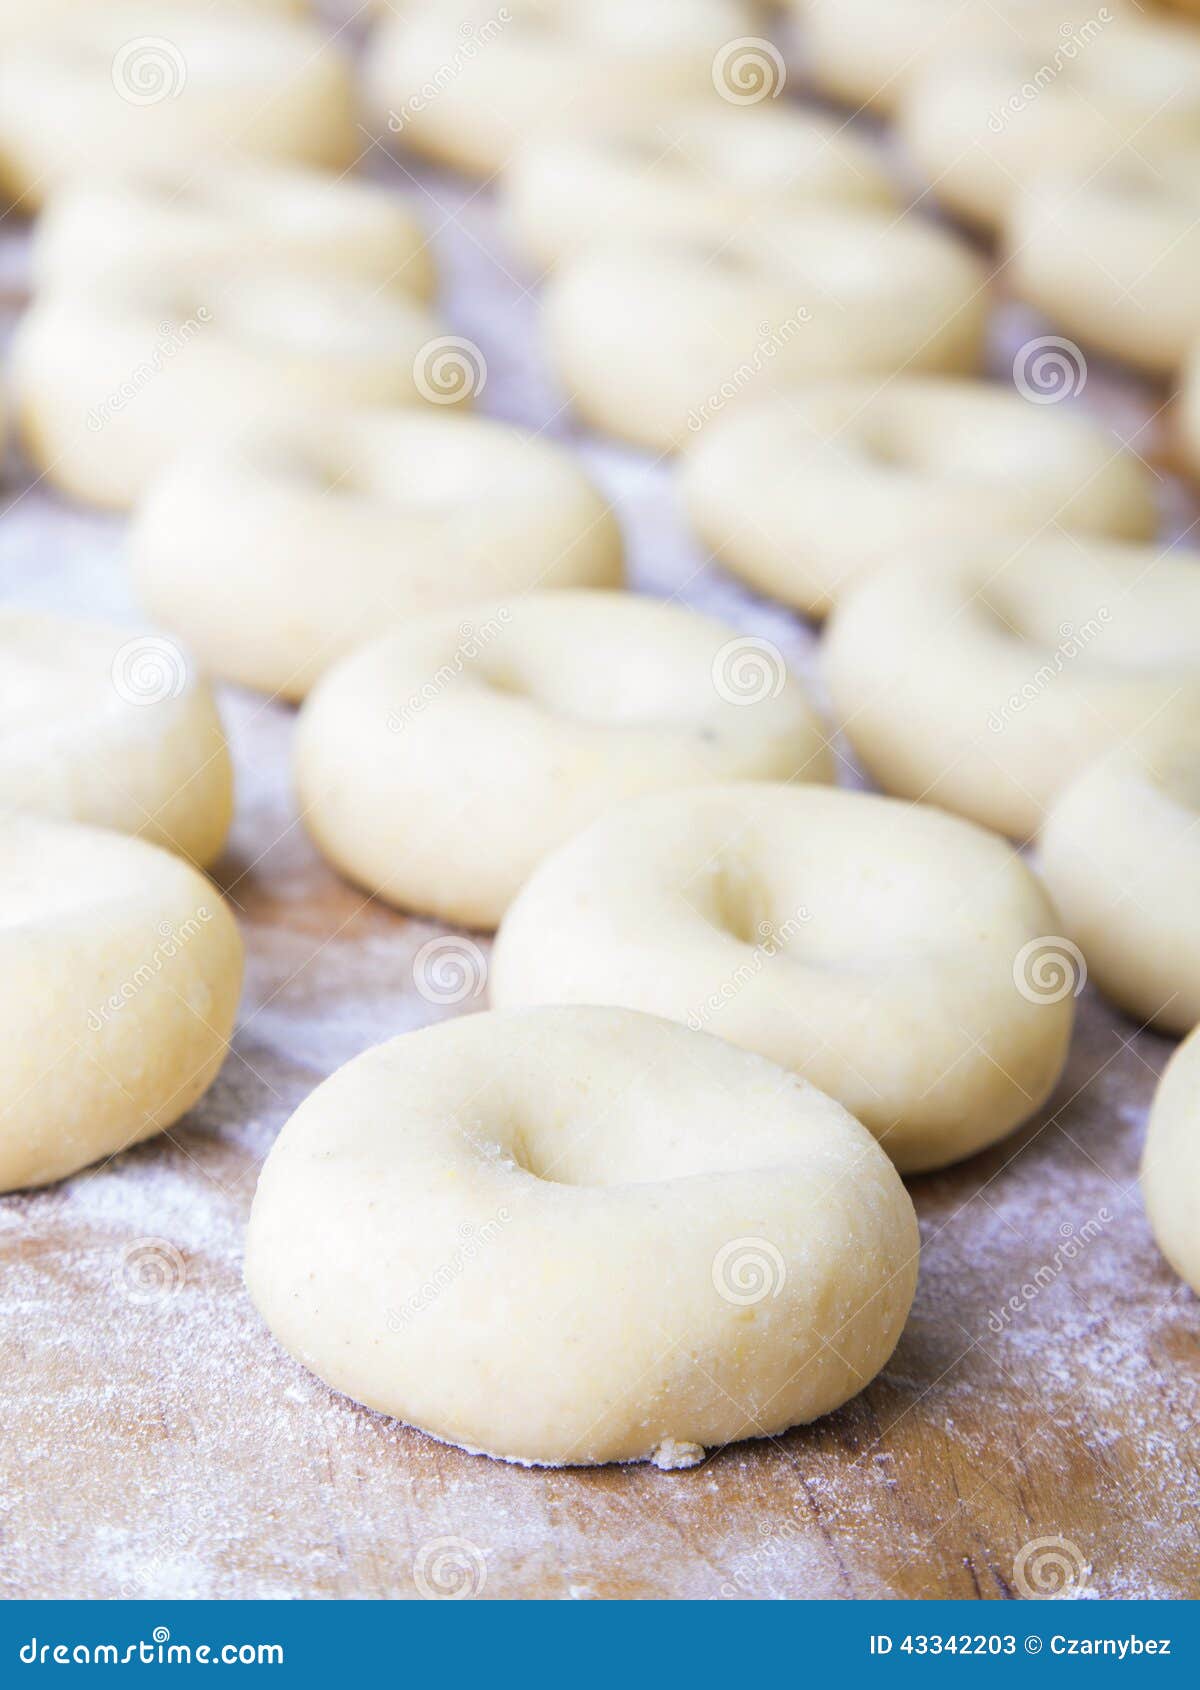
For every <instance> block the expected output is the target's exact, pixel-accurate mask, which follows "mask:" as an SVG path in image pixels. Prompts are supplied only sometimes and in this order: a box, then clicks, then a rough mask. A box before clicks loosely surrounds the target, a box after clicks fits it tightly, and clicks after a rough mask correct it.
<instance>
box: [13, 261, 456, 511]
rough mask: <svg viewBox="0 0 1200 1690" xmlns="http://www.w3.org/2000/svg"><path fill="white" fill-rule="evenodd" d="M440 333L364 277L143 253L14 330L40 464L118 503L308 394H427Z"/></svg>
mask: <svg viewBox="0 0 1200 1690" xmlns="http://www.w3.org/2000/svg"><path fill="white" fill-rule="evenodd" d="M443 343H444V336H443V331H442V329H441V326H440V325H439V323H438V322H437V319H436V318H435V317H433V316H432V315H431V314H430V313H429V312H428V311H427V310H426V309H425V308H424V307H423V306H421V305H420V304H418V303H417V302H416V301H414V300H410V299H407V298H405V297H404V296H403V295H401V294H398V293H394V292H393V293H385V292H381V291H380V290H379V289H378V288H377V287H375V286H374V285H373V284H371V283H369V282H362V281H357V280H353V279H350V278H347V277H331V276H306V275H303V274H302V273H295V274H285V273H283V272H281V271H280V270H279V269H270V270H267V271H263V272H259V271H257V270H255V269H253V268H250V269H247V268H246V267H245V266H242V265H240V264H238V263H232V264H230V265H217V266H215V267H214V269H213V270H212V271H211V272H210V271H205V270H203V269H200V268H197V269H195V270H192V269H189V268H185V269H183V270H182V271H180V272H170V271H164V270H160V269H158V268H156V267H154V266H150V267H149V268H140V267H139V268H138V269H137V270H136V272H130V273H127V274H123V275H122V276H120V277H119V278H118V277H112V278H110V279H109V280H108V281H106V282H105V283H103V284H100V285H97V286H96V287H94V288H88V289H83V290H75V289H72V288H68V289H61V290H60V289H54V290H51V291H49V292H47V293H45V294H43V295H41V296H40V297H39V298H38V299H36V300H35V301H34V303H33V304H32V305H31V306H30V308H29V310H28V311H26V312H25V314H24V316H23V317H22V318H21V320H20V322H19V324H18V326H17V330H16V334H15V336H14V340H13V349H12V373H13V390H14V395H15V398H16V402H17V410H18V420H19V424H20V428H21V432H22V435H23V438H24V443H25V447H26V450H27V451H28V453H29V455H30V457H31V458H32V459H33V462H34V464H35V465H36V467H37V468H38V469H39V470H40V471H41V472H42V473H44V474H45V475H46V476H47V477H48V478H49V479H50V480H51V481H52V482H54V483H55V484H56V485H57V486H59V487H62V488H63V489H65V490H66V491H67V492H69V493H72V494H74V495H75V496H76V497H77V498H81V499H86V500H89V501H91V502H93V503H95V504H101V505H113V506H125V505H129V504H131V503H132V502H133V500H134V499H136V498H137V496H138V495H139V494H140V493H141V492H142V491H143V490H144V489H145V487H146V486H147V485H148V484H149V482H150V480H151V478H152V477H153V476H154V475H156V474H157V473H158V472H159V471H160V470H161V469H163V468H164V467H165V465H166V464H167V463H169V462H170V460H171V458H172V457H173V456H174V455H175V454H176V453H178V452H179V451H180V450H181V449H182V448H184V447H185V446H188V445H191V444H194V443H196V442H210V441H214V440H226V439H229V438H230V437H231V435H232V436H236V435H237V434H239V433H240V432H241V431H242V430H244V429H248V428H252V427H255V426H257V425H258V424H259V423H261V422H264V421H271V422H277V421H281V420H285V419H287V418H289V417H290V416H292V415H293V414H294V412H295V411H296V410H297V409H299V408H301V407H304V406H307V407H309V408H311V406H312V405H314V404H324V405H329V406H334V407H336V406H338V405H356V404H362V405H367V404H419V403H422V402H423V400H424V399H425V398H427V397H428V393H429V391H430V377H431V371H432V367H433V360H434V359H435V358H436V357H437V348H438V347H439V345H441V344H443ZM476 379H477V378H476V377H474V376H472V377H471V380H472V381H474V380H476ZM232 395H236V404H231V396H232ZM468 398H469V393H468V394H466V395H464V399H463V400H462V401H460V402H465V400H466V399H468Z"/></svg>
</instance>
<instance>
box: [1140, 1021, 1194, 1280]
mask: <svg viewBox="0 0 1200 1690" xmlns="http://www.w3.org/2000/svg"><path fill="white" fill-rule="evenodd" d="M1142 1195H1143V1197H1144V1198H1145V1200H1146V1213H1147V1214H1148V1215H1149V1217H1150V1226H1151V1228H1152V1230H1153V1232H1154V1237H1155V1239H1156V1241H1157V1243H1158V1247H1159V1249H1160V1250H1161V1251H1162V1253H1163V1255H1164V1256H1165V1257H1166V1258H1167V1260H1168V1261H1169V1262H1170V1264H1171V1266H1172V1267H1173V1268H1174V1269H1175V1271H1176V1273H1177V1274H1178V1275H1179V1277H1180V1278H1181V1279H1185V1280H1186V1281H1187V1283H1188V1284H1189V1285H1190V1286H1191V1287H1192V1290H1193V1291H1195V1292H1197V1293H1198V1294H1200V1028H1198V1029H1197V1030H1196V1032H1194V1033H1193V1034H1192V1035H1191V1037H1190V1038H1188V1039H1185V1040H1184V1042H1183V1044H1181V1045H1180V1047H1179V1049H1178V1050H1177V1051H1176V1052H1175V1054H1174V1056H1173V1057H1172V1058H1171V1060H1170V1062H1168V1064H1167V1066H1166V1070H1165V1072H1164V1073H1163V1076H1162V1079H1161V1080H1160V1081H1159V1082H1158V1090H1157V1091H1156V1092H1155V1094H1154V1104H1153V1107H1152V1108H1151V1110H1150V1125H1149V1128H1148V1130H1147V1133H1146V1149H1145V1153H1144V1155H1143V1157H1142Z"/></svg>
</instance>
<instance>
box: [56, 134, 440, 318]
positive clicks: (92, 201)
mask: <svg viewBox="0 0 1200 1690" xmlns="http://www.w3.org/2000/svg"><path fill="white" fill-rule="evenodd" d="M248 253H249V254H251V255H255V254H262V253H268V254H269V256H270V258H271V261H272V263H274V264H278V265H280V266H281V267H287V268H288V269H295V270H296V271H299V272H300V273H301V274H304V275H318V276H320V275H328V276H333V277H346V278H348V279H351V280H357V281H361V282H369V283H371V285H372V286H373V287H379V288H394V289H396V290H398V291H399V292H401V293H406V294H410V295H411V296H412V297H413V298H414V299H419V300H425V301H427V300H429V299H431V298H432V297H433V293H434V289H435V286H436V277H435V274H434V267H433V258H432V256H431V253H430V249H429V239H428V236H427V235H426V233H425V230H424V229H423V228H422V226H421V224H420V222H419V221H418V220H417V218H416V217H414V216H413V214H412V212H411V211H410V210H409V209H408V207H407V206H406V205H405V204H404V202H403V201H401V200H398V199H397V198H396V197H395V195H394V194H390V193H385V192H384V190H383V189H382V188H380V187H378V186H377V185H376V184H374V183H372V182H367V181H364V180H361V179H360V178H357V177H350V176H330V175H326V174H325V173H324V172H323V171H319V170H305V169H302V168H300V167H298V166H287V165H279V164H256V163H254V162H253V161H252V160H246V159H243V160H240V161H239V162H238V163H237V164H235V165H231V164H229V163H223V162H220V161H218V162H217V163H215V164H212V165H199V166H197V167H196V168H195V169H194V170H189V171H188V172H187V174H186V176H182V175H172V174H171V173H170V172H165V171H164V172H158V173H149V172H148V173H147V174H145V175H142V176H137V177H128V178H126V179H124V180H120V181H86V182H76V183H74V184H73V185H71V186H70V187H67V188H64V189H62V190H61V192H59V193H57V194H54V195H52V196H51V198H50V201H49V204H48V205H47V207H46V209H45V211H44V212H43V213H42V215H41V217H40V218H39V219H38V222H37V225H36V227H35V229H34V233H33V251H32V255H31V262H32V268H33V280H34V287H35V288H36V289H43V288H55V289H58V290H61V291H63V292H68V291H70V290H71V289H78V290H82V289H84V288H92V287H96V286H97V285H103V284H104V283H106V282H109V281H110V280H114V279H115V280H119V279H120V278H121V277H123V276H124V275H126V274H127V273H128V272H129V271H130V269H131V268H134V269H139V270H140V271H141V272H142V273H143V274H154V273H164V272H165V273H168V274H173V275H188V274H191V273H194V272H195V271H196V270H197V269H200V270H209V271H211V270H213V269H215V268H217V267H219V266H226V267H227V268H230V269H233V268H236V266H237V265H238V264H239V263H243V262H244V261H245V258H246V255H247V254H248Z"/></svg>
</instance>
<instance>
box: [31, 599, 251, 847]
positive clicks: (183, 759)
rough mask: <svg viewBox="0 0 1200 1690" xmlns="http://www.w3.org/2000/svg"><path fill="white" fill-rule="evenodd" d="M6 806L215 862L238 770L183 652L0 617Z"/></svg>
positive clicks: (50, 619)
mask: <svg viewBox="0 0 1200 1690" xmlns="http://www.w3.org/2000/svg"><path fill="white" fill-rule="evenodd" d="M0 805H6V806H12V807H14V808H17V809H21V810H31V811H34V812H36V813H37V814H39V815H42V816H49V817H57V818H58V819H60V820H62V821H78V822H90V823H93V824H94V825H95V826H97V827H106V828H114V829H116V830H117V831H118V832H119V833H133V834H140V835H141V836H142V837H143V838H145V839H148V840H150V841H151V842H152V843H153V844H155V845H162V846H165V847H166V848H167V849H169V850H172V851H178V852H179V853H180V854H181V855H182V856H185V857H191V858H192V859H193V861H195V862H198V863H200V864H205V863H209V862H211V861H212V860H213V859H214V858H215V857H216V856H217V855H218V854H219V853H220V850H221V847H222V845H223V844H224V843H225V836H226V834H227V833H228V831H229V823H230V819H231V817H232V813H233V772H232V768H231V765H230V761H229V752H228V749H227V747H226V744H225V735H224V734H223V732H222V731H221V721H220V717H219V716H218V715H217V709H216V705H215V704H214V703H213V698H212V694H211V692H210V691H209V689H208V686H207V685H206V683H205V682H204V681H203V680H202V679H200V678H199V677H198V676H197V675H196V674H195V672H194V670H193V669H192V667H191V664H190V661H189V659H188V657H187V655H186V654H185V653H184V652H183V650H182V649H181V648H180V647H179V646H178V645H176V644H175V642H174V641H173V640H170V639H168V638H166V637H165V636H163V635H159V634H144V633H137V632H136V631H134V630H133V629H129V628H113V627H110V626H108V625H107V624H106V623H98V622H76V621H73V620H71V619H69V618H67V617H64V616H55V615H49V614H43V613H41V612H37V611H21V610H0Z"/></svg>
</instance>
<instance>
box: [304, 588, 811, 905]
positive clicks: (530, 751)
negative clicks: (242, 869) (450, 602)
mask: <svg viewBox="0 0 1200 1690" xmlns="http://www.w3.org/2000/svg"><path fill="white" fill-rule="evenodd" d="M829 772H830V758H829V753H828V750H827V748H826V745H825V740H824V736H823V734H822V731H821V728H820V725H819V724H818V722H817V721H816V719H815V717H814V716H813V714H812V711H811V710H810V708H809V705H808V702H807V700H806V698H805V695H804V693H803V691H802V689H801V687H800V684H799V682H798V681H796V680H795V679H793V678H791V677H790V676H789V675H788V674H787V670H786V667H785V665H784V661H783V658H782V656H781V654H780V653H779V652H778V651H777V650H776V649H775V647H774V646H772V645H770V644H769V643H768V642H767V641H765V640H760V639H756V638H754V637H753V636H743V635H739V634H737V633H736V632H735V631H734V629H732V628H730V627H727V626H726V625H725V624H724V623H722V622H717V621H714V620H713V619H712V618H710V617H707V616H700V615H697V613H696V612H695V611H692V610H687V609H684V608H682V607H680V606H677V605H672V604H664V603H660V602H658V601H657V600H653V599H646V598H640V597H635V596H633V595H631V594H625V593H596V592H586V591H585V592H572V593H531V594H529V595H528V596H526V597H524V598H520V599H517V600H515V601H514V602H513V603H512V604H511V605H500V606H495V605H491V606H478V605H476V606H473V607H469V608H468V609H466V610H465V611H461V612H458V613H456V614H453V615H451V614H447V613H443V614H441V615H438V616H429V617H423V618H420V619H414V620H413V621H412V622H411V623H409V624H408V625H407V626H406V627H405V628H404V629H403V630H402V631H400V632H398V633H396V634H392V635H390V636H388V637H387V638H386V639H383V640H380V641H378V642H377V643H376V644H374V645H371V646H367V647H364V648H363V649H362V650H360V651H357V652H355V653H353V654H352V655H351V656H349V657H347V658H344V659H343V660H342V662H341V663H339V664H338V665H337V666H336V667H335V668H333V669H331V670H330V671H329V673H328V674H327V675H326V676H325V677H324V678H323V679H322V680H321V681H320V682H319V683H318V685H317V687H316V689H315V691H314V692H313V693H312V694H311V695H310V696H309V699H308V701H307V703H306V704H305V706H304V709H303V711H302V712H301V715H300V722H299V727H298V731H297V740H296V780H297V786H298V789H299V795H300V802H301V809H302V811H303V814H304V817H305V821H306V824H307V826H308V828H309V830H310V832H311V833H312V836H313V838H314V839H315V841H316V843H317V845H318V847H319V848H320V849H321V851H322V852H323V853H324V854H325V855H326V856H327V857H328V858H329V859H330V861H331V862H333V863H334V864H335V866H336V867H338V868H339V869H341V870H342V872H343V873H345V874H347V875H348V876H349V877H350V878H351V879H352V880H355V881H357V882H358V883H359V885H361V886H365V887H366V888H367V889H368V890H369V891H371V892H372V893H376V894H378V896H380V897H382V898H386V899H387V900H388V901H389V902H390V903H395V904H399V905H401V906H402V907H405V908H408V909H414V910H423V911H428V912H430V913H431V914H434V915H438V916H442V917H443V918H445V919H446V920H449V921H457V922H461V923H463V924H464V925H466V926H472V927H494V926H495V925H496V923H497V922H498V921H499V919H500V917H501V916H502V915H503V913H504V910H505V909H506V907H507V906H508V904H509V903H510V901H511V900H512V898H513V897H514V895H515V894H516V892H517V889H518V888H519V887H520V885H521V883H522V881H524V880H525V878H526V877H527V875H529V873H530V872H531V871H532V870H533V869H534V868H535V867H536V865H537V864H538V863H539V862H540V861H541V859H542V858H543V857H544V856H545V855H546V853H547V852H548V851H551V850H553V848H554V847H555V846H556V845H558V844H560V843H561V842H562V841H563V840H564V839H568V838H570V836H571V835H572V834H573V833H576V832H577V831H578V830H579V829H580V828H581V827H583V826H584V825H585V824H586V823H588V822H590V821H591V820H592V819H593V818H594V817H596V816H598V815H599V814H600V813H601V812H602V811H604V810H606V809H608V808H610V807H611V806H612V805H613V804H616V803H619V802H620V801H621V800H622V799H623V798H629V797H633V796H634V795H635V794H638V793H642V792H651V791H657V790H661V789H662V788H664V787H673V786H682V785H687V784H689V783H694V782H699V781H705V780H746V781H752V780H762V779H772V778H795V779H799V780H824V779H827V778H828V777H829ZM415 818H419V825H416V824H415V820H414V819H415Z"/></svg>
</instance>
